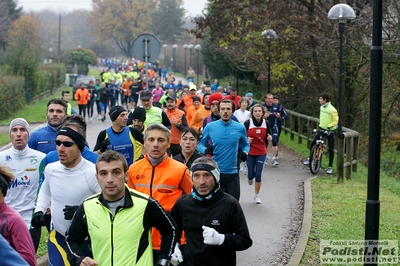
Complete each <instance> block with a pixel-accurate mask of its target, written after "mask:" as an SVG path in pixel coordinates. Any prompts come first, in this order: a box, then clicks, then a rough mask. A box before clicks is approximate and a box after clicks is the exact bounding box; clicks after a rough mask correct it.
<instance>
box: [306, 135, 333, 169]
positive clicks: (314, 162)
mask: <svg viewBox="0 0 400 266" xmlns="http://www.w3.org/2000/svg"><path fill="white" fill-rule="evenodd" d="M312 132H313V133H316V134H318V135H319V139H317V142H316V143H315V145H314V146H313V147H312V149H311V158H310V163H309V167H310V171H311V173H312V174H313V175H316V174H317V173H318V172H319V170H320V169H321V164H322V154H323V151H324V143H325V141H324V139H323V138H324V136H325V135H326V136H329V135H330V134H331V131H330V130H329V129H328V130H324V129H313V130H312Z"/></svg>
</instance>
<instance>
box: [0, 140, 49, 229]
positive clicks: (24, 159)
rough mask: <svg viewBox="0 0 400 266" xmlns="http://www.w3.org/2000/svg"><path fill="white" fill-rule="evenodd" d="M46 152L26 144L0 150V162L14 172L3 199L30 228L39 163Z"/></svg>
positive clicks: (37, 182)
mask: <svg viewBox="0 0 400 266" xmlns="http://www.w3.org/2000/svg"><path fill="white" fill-rule="evenodd" d="M45 156H46V154H44V153H42V152H40V151H36V150H34V149H31V148H29V147H28V145H26V147H25V149H23V150H22V151H19V150H16V149H14V147H11V148H10V149H7V150H5V151H2V152H0V164H2V165H5V166H8V167H10V168H11V170H12V171H13V172H14V179H13V181H12V182H11V184H10V186H9V187H8V191H7V196H6V197H5V201H6V203H7V205H8V206H10V207H12V208H13V209H15V210H16V211H17V212H19V214H20V215H21V216H22V218H23V219H24V221H25V223H26V225H27V226H28V229H30V228H31V227H30V224H31V218H32V215H33V210H34V209H35V202H36V195H37V191H38V188H39V176H40V175H39V165H40V163H41V162H42V160H43V158H44V157H45Z"/></svg>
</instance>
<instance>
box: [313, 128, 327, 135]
mask: <svg viewBox="0 0 400 266" xmlns="http://www.w3.org/2000/svg"><path fill="white" fill-rule="evenodd" d="M312 132H313V133H322V134H324V135H327V136H329V135H330V134H331V133H332V131H331V130H330V129H328V130H325V129H321V128H318V129H313V130H312Z"/></svg>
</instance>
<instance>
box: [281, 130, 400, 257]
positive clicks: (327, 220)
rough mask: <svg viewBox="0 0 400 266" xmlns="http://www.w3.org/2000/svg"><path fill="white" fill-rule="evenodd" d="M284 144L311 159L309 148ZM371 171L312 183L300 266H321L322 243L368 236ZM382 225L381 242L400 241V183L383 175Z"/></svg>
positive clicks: (284, 139) (360, 169)
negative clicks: (309, 220)
mask: <svg viewBox="0 0 400 266" xmlns="http://www.w3.org/2000/svg"><path fill="white" fill-rule="evenodd" d="M281 141H282V143H283V144H284V145H285V146H287V147H290V148H292V149H294V150H296V151H297V152H299V153H300V154H301V155H303V156H304V157H307V156H308V149H307V148H306V146H305V143H303V144H297V140H296V142H292V141H290V139H289V135H284V134H282V135H281ZM367 176H368V169H367V167H365V166H363V165H359V166H358V173H353V174H352V179H351V180H345V181H344V183H343V184H338V183H337V181H336V178H332V177H321V178H315V179H314V180H313V181H312V193H313V217H312V228H311V233H310V237H309V240H308V243H307V247H306V250H305V253H304V255H303V258H302V261H301V265H319V264H320V262H319V244H320V241H321V240H363V239H364V234H365V232H364V231H365V208H366V199H367ZM380 202H381V204H380V226H379V238H380V239H381V240H384V239H385V240H397V239H400V221H399V219H398V214H399V213H400V181H399V180H398V178H397V177H393V176H390V175H388V174H386V173H383V172H381V175H380Z"/></svg>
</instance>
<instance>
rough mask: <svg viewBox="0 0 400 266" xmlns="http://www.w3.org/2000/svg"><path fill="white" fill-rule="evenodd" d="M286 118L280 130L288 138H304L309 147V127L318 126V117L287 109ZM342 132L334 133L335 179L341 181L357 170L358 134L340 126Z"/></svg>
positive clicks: (349, 177) (300, 139) (300, 140)
mask: <svg viewBox="0 0 400 266" xmlns="http://www.w3.org/2000/svg"><path fill="white" fill-rule="evenodd" d="M287 113H288V114H289V115H288V118H287V119H285V120H283V123H282V130H283V132H284V133H285V134H290V139H291V140H295V137H296V136H297V142H298V143H299V144H301V143H302V142H303V140H306V141H307V143H306V145H307V147H310V145H311V142H312V139H313V135H312V132H311V131H310V130H311V129H314V128H318V124H319V119H318V118H315V117H311V116H307V115H304V114H300V113H297V112H294V111H291V110H287ZM342 131H343V132H342V134H340V135H339V136H338V134H337V133H335V153H336V155H337V180H338V183H343V177H346V179H351V173H352V172H357V164H358V159H359V140H360V134H359V133H358V132H357V131H354V130H352V129H350V128H346V127H342Z"/></svg>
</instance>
